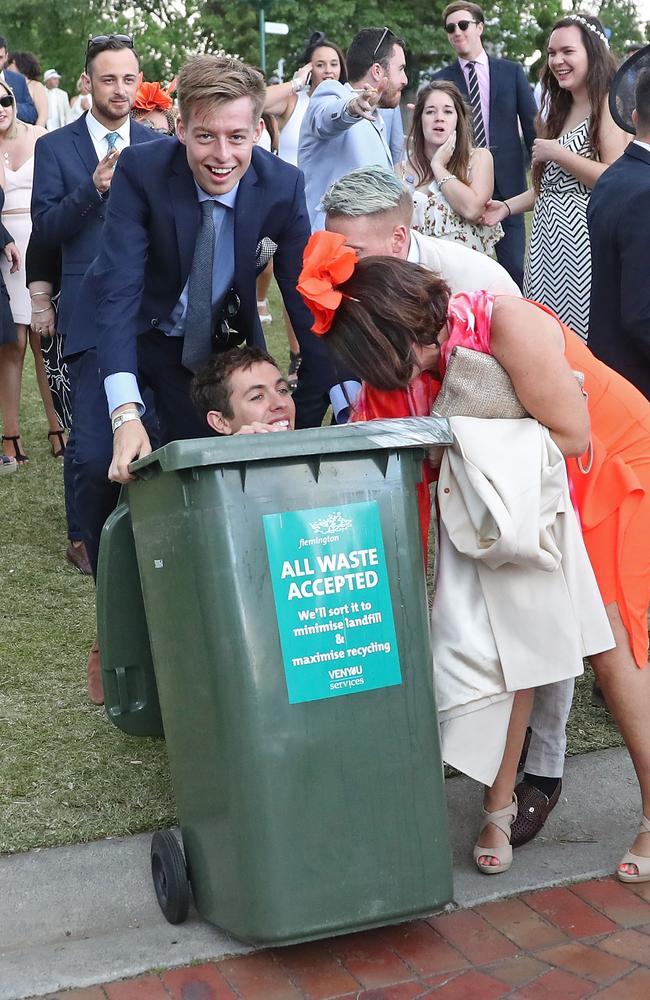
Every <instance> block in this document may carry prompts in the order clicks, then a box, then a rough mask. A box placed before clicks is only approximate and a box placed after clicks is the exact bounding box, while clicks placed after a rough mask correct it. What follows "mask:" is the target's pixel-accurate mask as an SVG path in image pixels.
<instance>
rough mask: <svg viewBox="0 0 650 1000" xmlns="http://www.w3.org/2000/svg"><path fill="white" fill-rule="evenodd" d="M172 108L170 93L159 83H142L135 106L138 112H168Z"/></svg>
mask: <svg viewBox="0 0 650 1000" xmlns="http://www.w3.org/2000/svg"><path fill="white" fill-rule="evenodd" d="M171 106H172V99H171V97H170V96H169V92H168V91H166V90H163V88H162V87H161V86H160V84H159V83H141V84H140V86H139V87H138V93H137V94H136V97H135V104H134V105H133V107H134V108H136V109H137V110H138V111H167V110H169V108H171Z"/></svg>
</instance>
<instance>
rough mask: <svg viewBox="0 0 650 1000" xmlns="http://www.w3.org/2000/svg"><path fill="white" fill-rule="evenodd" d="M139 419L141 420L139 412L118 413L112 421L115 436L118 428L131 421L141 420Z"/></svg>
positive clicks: (125, 411)
mask: <svg viewBox="0 0 650 1000" xmlns="http://www.w3.org/2000/svg"><path fill="white" fill-rule="evenodd" d="M139 419H140V414H139V413H138V411H137V410H124V412H123V413H118V415H117V416H116V417H113V418H112V419H111V425H112V427H113V434H115V431H116V430H117V429H118V427H121V426H122V424H126V423H128V421H129V420H139Z"/></svg>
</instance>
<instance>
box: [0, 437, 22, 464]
mask: <svg viewBox="0 0 650 1000" xmlns="http://www.w3.org/2000/svg"><path fill="white" fill-rule="evenodd" d="M2 440H3V441H11V443H12V444H13V446H14V453H13V455H9V456H8V457H9V458H15V459H16V461H17V462H18V465H24V464H25V462H29V458H28V457H27V455H25V453H24V452H22V451H21V450H20V445H19V444H18V442H19V441H20V434H3V435H2Z"/></svg>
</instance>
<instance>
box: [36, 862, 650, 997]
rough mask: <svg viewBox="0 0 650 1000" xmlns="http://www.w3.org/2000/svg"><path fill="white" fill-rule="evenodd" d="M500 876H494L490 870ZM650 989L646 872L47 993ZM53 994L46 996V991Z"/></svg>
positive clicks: (496, 993)
mask: <svg viewBox="0 0 650 1000" xmlns="http://www.w3.org/2000/svg"><path fill="white" fill-rule="evenodd" d="M493 877H494V878H498V876H493ZM421 997H435V998H439V1000H497V998H501V997H503V998H506V997H508V998H514V997H516V998H518V1000H546V998H548V1000H581V998H582V997H598V998H599V1000H649V998H650V883H646V884H645V885H639V886H636V887H634V889H632V888H630V887H628V886H623V885H621V884H620V883H619V882H617V881H616V880H615V879H613V878H608V879H600V880H598V881H592V882H584V883H582V884H578V885H575V886H573V887H571V888H559V889H543V890H540V891H538V892H531V893H526V894H523V895H521V896H513V897H511V898H510V899H503V900H499V901H497V902H494V903H486V904H484V905H482V906H477V907H476V908H475V909H472V910H457V911H455V912H453V913H447V914H444V915H443V916H439V917H431V918H429V919H428V920H417V921H414V922H412V923H409V924H402V925H401V926H399V927H389V928H383V929H381V930H374V931H365V932H362V933H360V934H348V935H346V936H345V937H338V938H329V939H328V940H326V941H318V942H315V943H312V944H304V945H295V946H294V947H291V948H278V949H274V950H272V951H263V952H257V953H256V954H253V955H247V956H244V957H240V958H232V959H224V960H222V961H218V962H214V963H211V962H208V963H206V964H202V965H194V966H185V967H184V968H180V969H172V970H170V971H168V972H164V973H162V974H161V975H148V976H139V977H138V978H136V979H131V980H123V981H121V982H116V983H107V984H105V985H103V986H94V987H92V988H90V989H82V990H71V991H68V992H63V993H52V994H49V995H48V997H47V1000H417V998H421ZM39 1000H45V998H39Z"/></svg>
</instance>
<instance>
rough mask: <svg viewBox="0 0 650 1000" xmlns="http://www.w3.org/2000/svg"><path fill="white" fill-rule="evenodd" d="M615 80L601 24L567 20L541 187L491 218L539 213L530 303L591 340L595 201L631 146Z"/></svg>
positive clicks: (558, 41)
mask: <svg viewBox="0 0 650 1000" xmlns="http://www.w3.org/2000/svg"><path fill="white" fill-rule="evenodd" d="M615 72H616V61H615V59H614V57H613V56H612V54H611V52H610V51H609V43H608V41H607V36H606V34H605V29H604V28H603V26H602V24H601V23H600V21H599V20H598V19H597V18H595V17H591V16H589V15H588V14H567V16H566V17H563V18H561V19H560V20H559V21H557V22H556V23H555V25H554V26H553V29H552V31H551V34H550V36H549V40H548V47H547V52H546V61H545V64H544V68H543V70H542V75H541V83H542V94H541V108H542V112H541V114H540V116H539V117H538V121H537V128H538V134H539V137H538V138H537V139H536V140H535V142H534V144H533V156H532V160H533V186H532V188H531V190H529V191H525V192H524V193H523V194H520V195H516V197H514V198H508V199H507V200H506V201H493V202H490V203H489V206H488V210H487V211H486V213H485V214H484V216H483V219H484V221H486V222H491V223H496V222H500V221H502V220H503V219H504V218H506V217H507V216H508V215H511V214H514V215H517V214H519V213H521V212H528V211H530V210H531V209H533V208H534V214H533V223H532V229H531V235H530V242H529V246H528V256H527V259H526V268H525V274H524V295H525V296H526V297H527V298H531V299H534V300H535V301H536V302H541V303H543V304H544V305H545V306H548V307H549V308H550V309H553V310H554V312H556V313H557V314H558V316H559V317H560V319H561V320H562V322H563V323H566V324H567V325H568V326H570V327H571V329H572V330H573V331H574V333H577V334H579V335H580V336H581V337H582V338H583V340H586V339H587V329H588V323H589V292H590V286H591V254H590V249H589V231H588V229H587V205H588V204H589V195H590V193H591V189H592V188H593V186H594V184H595V183H596V181H597V180H598V178H599V177H600V175H601V174H602V172H603V171H604V170H606V169H607V166H608V165H609V164H610V163H613V162H614V160H616V159H618V157H619V156H621V155H622V153H623V150H624V149H625V146H626V143H627V137H626V135H625V133H624V132H622V131H621V129H619V128H618V126H616V125H615V124H614V122H613V120H612V117H611V115H610V113H609V107H608V103H607V99H608V93H609V87H610V84H611V82H612V79H613V78H614V74H615Z"/></svg>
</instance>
